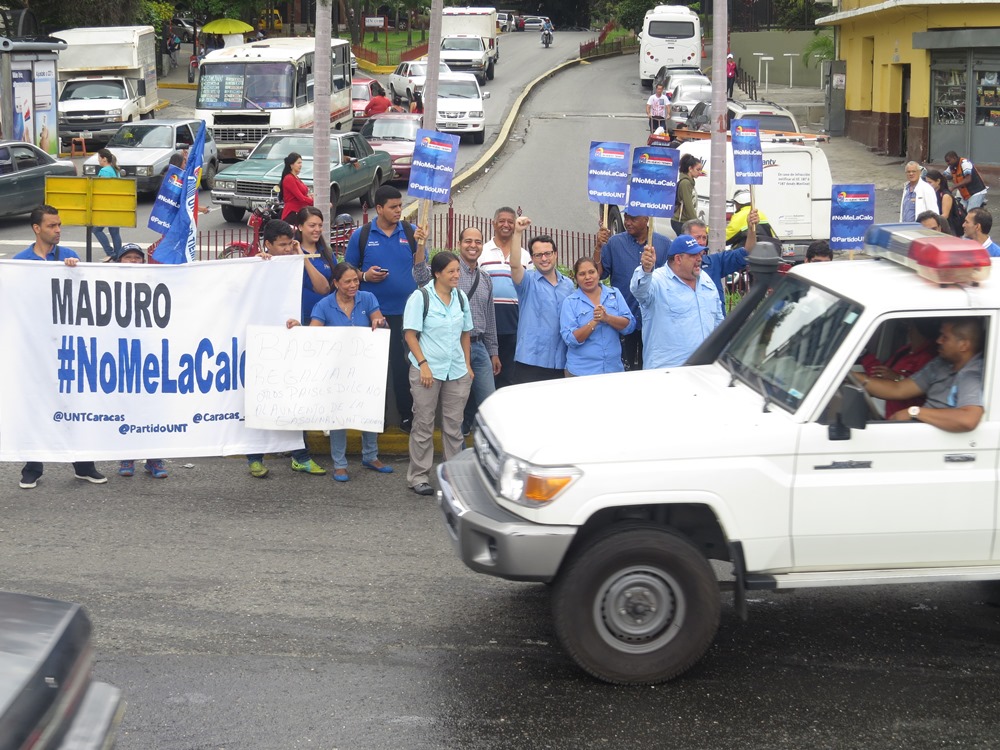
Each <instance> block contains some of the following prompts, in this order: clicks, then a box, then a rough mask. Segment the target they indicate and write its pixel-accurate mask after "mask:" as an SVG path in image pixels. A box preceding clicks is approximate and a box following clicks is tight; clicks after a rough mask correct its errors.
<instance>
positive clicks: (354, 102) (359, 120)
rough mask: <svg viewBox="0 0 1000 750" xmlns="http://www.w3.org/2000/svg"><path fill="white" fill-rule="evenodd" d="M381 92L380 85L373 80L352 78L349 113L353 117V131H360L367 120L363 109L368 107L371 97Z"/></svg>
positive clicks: (360, 77)
mask: <svg viewBox="0 0 1000 750" xmlns="http://www.w3.org/2000/svg"><path fill="white" fill-rule="evenodd" d="M383 92H384V89H383V88H382V84H381V83H379V82H378V81H376V80H375V79H374V78H369V77H368V76H357V75H356V76H354V81H353V82H352V83H351V112H352V114H353V115H354V125H353V126H352V127H353V129H354V130H361V128H362V127H364V124H365V123H366V122H368V118H367V117H365V107H366V106H368V102H370V101H371V100H372V97H373V96H376V95H377V94H380V93H383Z"/></svg>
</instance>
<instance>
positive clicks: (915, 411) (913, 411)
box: [906, 406, 920, 420]
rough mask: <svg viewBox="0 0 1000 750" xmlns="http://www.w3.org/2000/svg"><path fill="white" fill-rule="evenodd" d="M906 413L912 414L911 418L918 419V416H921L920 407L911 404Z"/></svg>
mask: <svg viewBox="0 0 1000 750" xmlns="http://www.w3.org/2000/svg"><path fill="white" fill-rule="evenodd" d="M906 413H907V414H909V415H910V419H913V420H916V419H917V417H919V416H920V407H919V406H911V407H910V408H909V409H907V410H906Z"/></svg>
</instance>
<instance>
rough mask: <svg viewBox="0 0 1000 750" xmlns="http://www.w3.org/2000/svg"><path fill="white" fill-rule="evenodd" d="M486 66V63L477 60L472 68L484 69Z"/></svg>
mask: <svg viewBox="0 0 1000 750" xmlns="http://www.w3.org/2000/svg"><path fill="white" fill-rule="evenodd" d="M485 65H486V63H484V62H483V61H482V60H477V61H475V62H473V63H472V67H473V68H482V67H484V66H485Z"/></svg>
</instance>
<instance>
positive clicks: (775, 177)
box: [678, 140, 833, 257]
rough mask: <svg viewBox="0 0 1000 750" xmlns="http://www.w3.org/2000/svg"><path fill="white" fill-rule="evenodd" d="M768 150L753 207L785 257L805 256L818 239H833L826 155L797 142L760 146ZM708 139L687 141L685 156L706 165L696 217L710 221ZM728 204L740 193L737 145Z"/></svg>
mask: <svg viewBox="0 0 1000 750" xmlns="http://www.w3.org/2000/svg"><path fill="white" fill-rule="evenodd" d="M761 146H762V148H763V151H764V184H763V185H757V186H755V187H754V205H755V206H756V207H757V209H758V210H760V211H762V212H763V213H764V215H765V216H766V217H767V219H768V221H769V222H770V224H771V228H772V229H773V230H774V233H775V234H776V235H777V236H778V238H779V239H780V240H781V243H782V252H783V254H784V255H786V256H790V255H795V256H796V257H804V255H805V251H806V248H807V247H808V246H809V244H810V243H811V242H813V241H814V240H828V239H830V198H831V192H832V190H833V177H832V176H831V175H830V165H829V163H828V162H827V160H826V154H825V153H824V152H823V150H822V149H820V148H819V147H818V146H815V145H803V144H796V143H768V142H764V143H762V144H761ZM711 147H712V144H711V141H709V140H703V141H688V142H687V143H682V144H681V145H680V147H679V149H678V150H679V151H680V152H681V155H684V154H694V155H695V156H696V157H698V159H700V160H701V161H702V162H703V163H704V165H705V174H704V175H703V176H701V177H699V178H698V179H697V180H696V181H695V186H696V187H697V189H698V215H699V217H701V218H702V219H704V220H705V221H708V200H709V178H708V174H709V173H710V172H711V170H712V164H711V158H710V156H709V152H710V150H711ZM726 149H727V152H726V201H727V203H728V202H729V201H731V200H732V198H733V195H734V193H736V191H737V189H741V188H743V187H744V186H742V185H740V186H737V185H736V178H735V176H734V173H733V146H732V143H727V144H726Z"/></svg>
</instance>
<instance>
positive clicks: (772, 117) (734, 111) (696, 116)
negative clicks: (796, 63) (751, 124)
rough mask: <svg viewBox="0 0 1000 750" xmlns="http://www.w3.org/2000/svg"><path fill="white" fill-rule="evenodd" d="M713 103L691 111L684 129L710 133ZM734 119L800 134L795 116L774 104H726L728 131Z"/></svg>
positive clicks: (728, 102)
mask: <svg viewBox="0 0 1000 750" xmlns="http://www.w3.org/2000/svg"><path fill="white" fill-rule="evenodd" d="M711 104H712V103H711V102H703V103H701V104H698V105H696V106H695V107H694V109H692V110H691V115H690V116H689V117H688V119H687V122H686V123H685V124H684V127H685V128H687V129H689V130H704V131H708V130H709V128H710V125H711V118H712V112H711V110H712V107H711ZM734 119H743V120H756V121H757V124H758V127H759V128H760V129H761V130H773V131H777V132H781V133H798V132H799V123H798V121H796V119H795V115H793V114H792V113H791V112H789V111H788V110H787V109H785V108H784V107H782V106H781V105H779V104H775V103H774V102H761V101H736V100H735V99H729V100H728V101H727V102H726V129H728V128H729V124H730V123H731V122H732V121H733V120H734Z"/></svg>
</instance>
